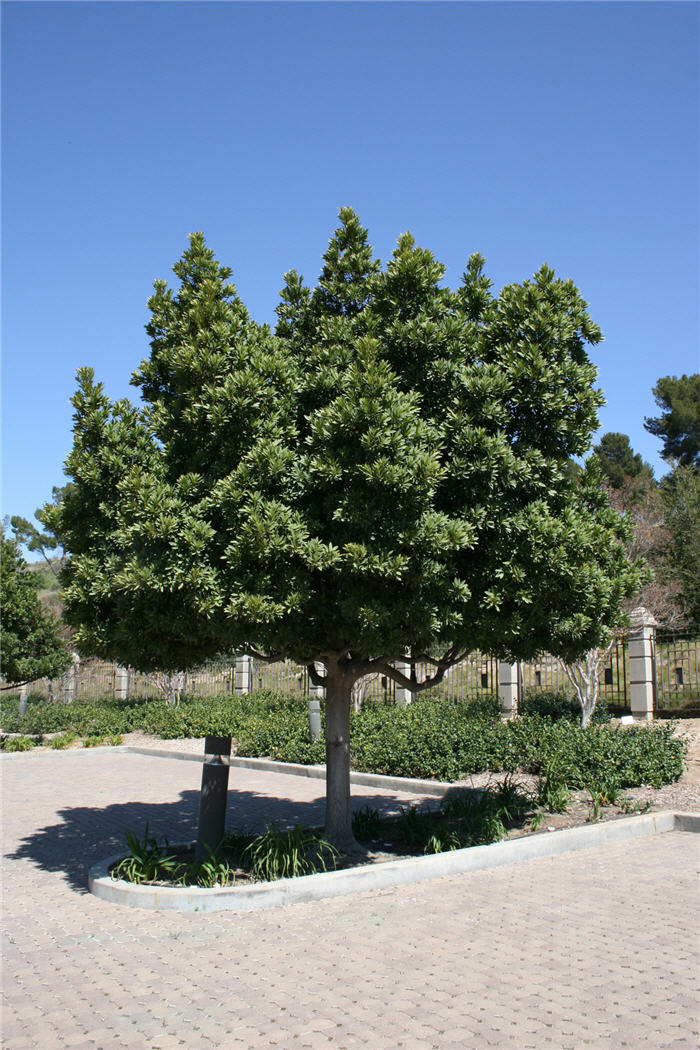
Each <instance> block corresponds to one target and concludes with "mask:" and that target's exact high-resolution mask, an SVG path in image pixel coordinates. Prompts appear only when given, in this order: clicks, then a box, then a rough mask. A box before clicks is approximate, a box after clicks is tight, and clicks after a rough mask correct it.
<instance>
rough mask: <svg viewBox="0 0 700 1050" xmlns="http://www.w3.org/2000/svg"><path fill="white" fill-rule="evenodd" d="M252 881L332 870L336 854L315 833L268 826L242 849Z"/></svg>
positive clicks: (301, 829)
mask: <svg viewBox="0 0 700 1050" xmlns="http://www.w3.org/2000/svg"><path fill="white" fill-rule="evenodd" d="M242 856H243V860H244V862H245V863H246V865H247V866H248V868H249V871H250V877H251V878H252V879H256V880H260V881H266V882H270V881H273V880H274V879H291V878H296V877H298V876H299V875H312V874H314V873H315V872H318V871H327V870H328V868H329V867H332V868H335V864H336V858H337V856H338V851H337V849H336V848H335V846H332V845H331V843H330V842H326V840H325V839H324V838H322V837H321V835H319V833H318V832H317V831H314V830H313V829H312V828H306V827H304V826H303V825H301V824H297V825H296V827H293V828H289V829H288V830H287V831H283V830H282V829H280V828H279V827H277V825H276V824H271V825H270V826H269V827H268V828H267V830H266V831H265V832H263V834H262V835H256V836H255V838H253V839H251V841H250V842H249V843H248V844H247V846H245V847H244V849H243V854H242Z"/></svg>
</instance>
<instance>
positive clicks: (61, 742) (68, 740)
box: [50, 733, 78, 751]
mask: <svg viewBox="0 0 700 1050" xmlns="http://www.w3.org/2000/svg"><path fill="white" fill-rule="evenodd" d="M77 739H78V737H77V735H76V734H75V733H60V734H59V736H55V737H54V738H53V740H52V741H51V745H50V746H51V747H52V748H53V750H54V751H65V750H66V748H68V747H71V745H72V744H74V743H75V741H76V740H77Z"/></svg>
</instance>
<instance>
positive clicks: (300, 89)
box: [2, 2, 700, 517]
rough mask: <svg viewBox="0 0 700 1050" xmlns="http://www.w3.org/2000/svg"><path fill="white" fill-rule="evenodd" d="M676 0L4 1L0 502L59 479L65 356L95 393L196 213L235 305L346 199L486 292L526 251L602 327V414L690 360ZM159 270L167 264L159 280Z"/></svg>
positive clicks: (693, 224) (374, 227)
mask: <svg viewBox="0 0 700 1050" xmlns="http://www.w3.org/2000/svg"><path fill="white" fill-rule="evenodd" d="M699 10H700V9H699V8H698V5H696V4H694V3H674V2H663V3H653V2H652V3H634V2H623V3H498V2H493V3H439V2H435V3H400V2H399V3H274V2H272V3H270V2H267V3H262V2H261V3H253V4H249V3H228V2H214V3H205V2H198V3H189V2H182V3H179V2H176V3H169V2H163V3H140V2H136V3H109V2H98V3H92V2H78V3H61V2H51V3H28V2H25V3H22V2H5V3H3V5H2V52H3V54H2V65H3V72H2V76H3V85H2V87H3V93H2V99H3V129H4V131H3V163H2V168H3V404H4V410H3V430H4V439H3V487H4V494H3V504H2V513H3V514H22V515H24V516H27V517H29V516H31V514H32V513H33V511H34V509H35V508H36V507H37V506H38V505H40V504H41V503H43V502H44V501H45V500H46V499H47V498H48V497H49V496H50V492H51V487H52V485H56V484H61V483H62V480H63V475H62V464H63V461H64V459H65V456H66V454H67V452H68V449H69V446H70V442H71V411H72V410H71V406H70V400H69V399H70V397H71V395H72V393H73V390H74V388H75V371H76V369H77V368H78V367H79V366H81V365H91V366H93V367H94V369H95V371H96V374H97V377H98V378H99V379H101V380H102V381H103V382H104V383H105V386H106V389H107V392H108V393H109V394H110V395H111V396H112V397H121V396H124V395H128V396H131V397H134V396H136V395H137V392H136V391H135V390H134V389H133V388H131V387H130V386H129V383H128V381H129V377H130V375H131V372H132V371H133V369H134V368H135V367H136V366H137V365H138V363H139V361H140V360H141V358H142V357H144V356H146V354H147V352H148V342H147V338H146V335H145V332H144V328H143V326H144V324H145V323H146V320H147V310H146V299H147V297H148V295H149V294H150V291H151V286H152V282H153V281H154V280H155V279H156V278H161V277H165V278H172V274H171V273H170V267H171V266H172V264H173V263H174V262H175V261H176V260H177V259H178V258H179V256H180V255H181V253H182V251H183V250H184V248H185V246H186V238H187V234H188V233H189V232H190V231H193V230H203V231H204V233H205V235H206V237H207V240H208V243H209V244H210V246H211V247H212V248H213V249H214V251H215V253H216V255H217V257H218V258H219V259H220V261H221V262H223V263H225V264H227V265H229V266H231V267H232V269H233V271H234V280H235V283H236V284H237V287H238V290H239V292H240V293H241V295H242V297H243V299H244V301H245V302H246V304H247V305H248V307H249V310H250V311H251V313H252V315H253V317H255V318H256V319H257V320H259V321H274V309H275V306H276V303H277V295H278V291H279V289H280V287H281V285H282V281H281V277H282V274H283V273H284V272H285V271H286V270H288V269H291V268H293V267H294V268H296V269H298V270H300V271H301V272H302V273H303V274H304V275H305V277H306V279H307V280H309V281H311V280H314V279H315V277H316V276H317V274H318V272H319V268H320V264H321V256H322V254H323V252H324V250H325V248H326V245H327V241H328V238H329V236H330V235H331V233H332V231H333V229H334V228H335V226H336V225H337V223H336V216H337V211H338V208H340V207H341V206H343V205H346V204H349V205H351V206H352V207H354V208H355V209H356V211H358V213H359V214H360V217H361V219H362V221H363V222H364V224H365V225H366V226H368V227H369V231H370V239H371V241H372V243H373V245H374V247H375V250H376V252H377V254H378V255H379V256H380V257H381V258H382V259H386V258H387V256H388V255H389V254H390V252H391V250H392V248H393V245H394V243H395V241H396V238H397V237H398V235H399V234H400V233H401V232H403V231H404V230H407V229H410V230H411V232H412V233H413V234H414V235H415V237H416V238H417V240H418V242H419V243H420V244H421V245H423V246H425V247H427V248H430V249H431V250H432V251H433V252H434V253H435V254H436V255H437V257H438V258H439V259H440V260H441V261H442V262H444V263H446V264H447V266H448V274H447V280H448V283H450V284H452V285H453V286H454V285H456V284H457V283H458V282H459V280H460V277H461V273H462V271H463V268H464V265H465V263H466V261H467V258H468V256H469V254H470V253H471V252H474V251H480V252H481V253H482V254H483V255H485V256H486V260H487V271H488V273H489V275H490V276H491V278H492V280H493V281H494V284H495V286H496V288H500V287H502V285H503V284H506V283H508V282H511V281H521V280H523V279H525V278H527V277H528V276H530V275H531V274H532V273H533V271H535V270H536V269H537V268H538V267H539V266H540V265H541V264H542V263H543V262H547V263H548V264H549V265H550V266H552V267H554V269H555V270H556V271H557V273H558V274H559V275H561V276H568V277H571V278H573V280H574V281H575V282H576V283H577V284H578V286H579V287H580V289H581V290H582V293H583V295H584V297H585V298H586V299H587V300H588V302H589V304H590V311H591V314H592V316H593V318H594V319H595V320H596V321H597V323H598V324H599V325H600V326H601V327H602V329H603V332H604V335H605V342H604V343H602V344H601V345H600V346H599V347H597V348H595V350H594V352H593V357H594V360H595V361H596V363H597V365H598V367H599V369H600V385H601V386H602V388H603V390H604V392H605V395H606V397H607V400H608V404H607V406H606V407H605V408H604V409H603V411H602V413H601V424H602V429H601V432H600V433H602V432H604V431H607V430H619V431H622V432H624V433H627V434H629V435H630V439H631V442H632V445H633V447H634V448H635V450H636V451H639V452H641V453H642V455H643V456H644V458H645V459H647V460H649V461H650V462H651V463H652V465H653V466H654V468H655V470H656V472H657V476H658V475H659V474H661V473H663V470H664V469H665V468H664V465H663V464H662V462H661V460H660V459H659V457H658V452H659V449H660V442H659V441H658V440H657V439H655V438H653V437H652V436H651V435H649V434H647V433H646V432H645V431H644V429H643V426H642V423H643V418H644V416H645V415H652V414H654V412H655V406H654V402H653V398H652V395H651V388H652V386H653V385H654V383H655V382H656V380H657V378H658V377H659V376H661V375H669V374H672V375H680V374H681V373H683V372H696V371H699V370H700V361H699V358H698V131H699V128H698V98H699V92H698V30H699ZM172 279H173V280H174V278H172Z"/></svg>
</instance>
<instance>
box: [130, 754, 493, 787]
mask: <svg viewBox="0 0 700 1050" xmlns="http://www.w3.org/2000/svg"><path fill="white" fill-rule="evenodd" d="M119 750H120V751H127V752H131V753H132V754H134V755H152V756H153V757H155V758H179V759H184V760H185V761H186V762H204V754H203V753H202V754H201V755H195V754H192V752H187V751H168V750H166V749H161V748H151V747H132V746H131V745H130V744H122V745H121V746H120V747H119ZM220 758H221V762H222V763H223V765H226V766H231V768H236V767H238V768H239V769H257V770H258V771H259V772H261V773H283V774H288V775H289V776H295V777H311V778H312V779H315V780H325V779H326V767H325V766H305V765H302V764H301V763H300V762H277V761H276V760H275V759H273V758H245V757H243V756H240V757H239V756H238V755H231V756H230V757H229V756H228V755H221V756H220ZM350 783H351V784H362V785H363V786H364V787H376V788H384V790H385V791H403V792H405V793H406V794H409V795H434V796H436V797H441V796H442V795H445V794H447V792H448V791H469V790H475V791H476V790H478V789H476V788H474V789H470V788H469V785H468V784H448V783H446V782H445V781H442V780H411V779H409V778H408V777H389V776H385V775H384V774H381V773H359V772H354V771H351V773H350Z"/></svg>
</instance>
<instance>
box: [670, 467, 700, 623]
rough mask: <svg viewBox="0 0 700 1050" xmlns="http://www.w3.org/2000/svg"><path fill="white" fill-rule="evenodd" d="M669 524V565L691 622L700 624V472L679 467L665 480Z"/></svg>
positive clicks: (690, 468) (692, 468)
mask: <svg viewBox="0 0 700 1050" xmlns="http://www.w3.org/2000/svg"><path fill="white" fill-rule="evenodd" d="M661 491H662V496H663V503H664V509H665V523H666V526H667V528H668V530H669V532H670V535H671V542H670V544H669V555H668V562H669V566H670V575H671V576H672V578H675V580H676V581H677V582H678V584H679V586H680V591H681V595H680V598H681V602H682V604H683V607H684V609H685V612H686V615H687V618H688V620H690V622H691V623H693V624H700V471H698V470H696V469H695V468H694V467H691V466H680V465H677V466H676V467H675V469H674V470H673V471H672V472H671V473H670V474H669V475H667V476H666V477H665V478H664V479H663V484H662V490H661Z"/></svg>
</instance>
